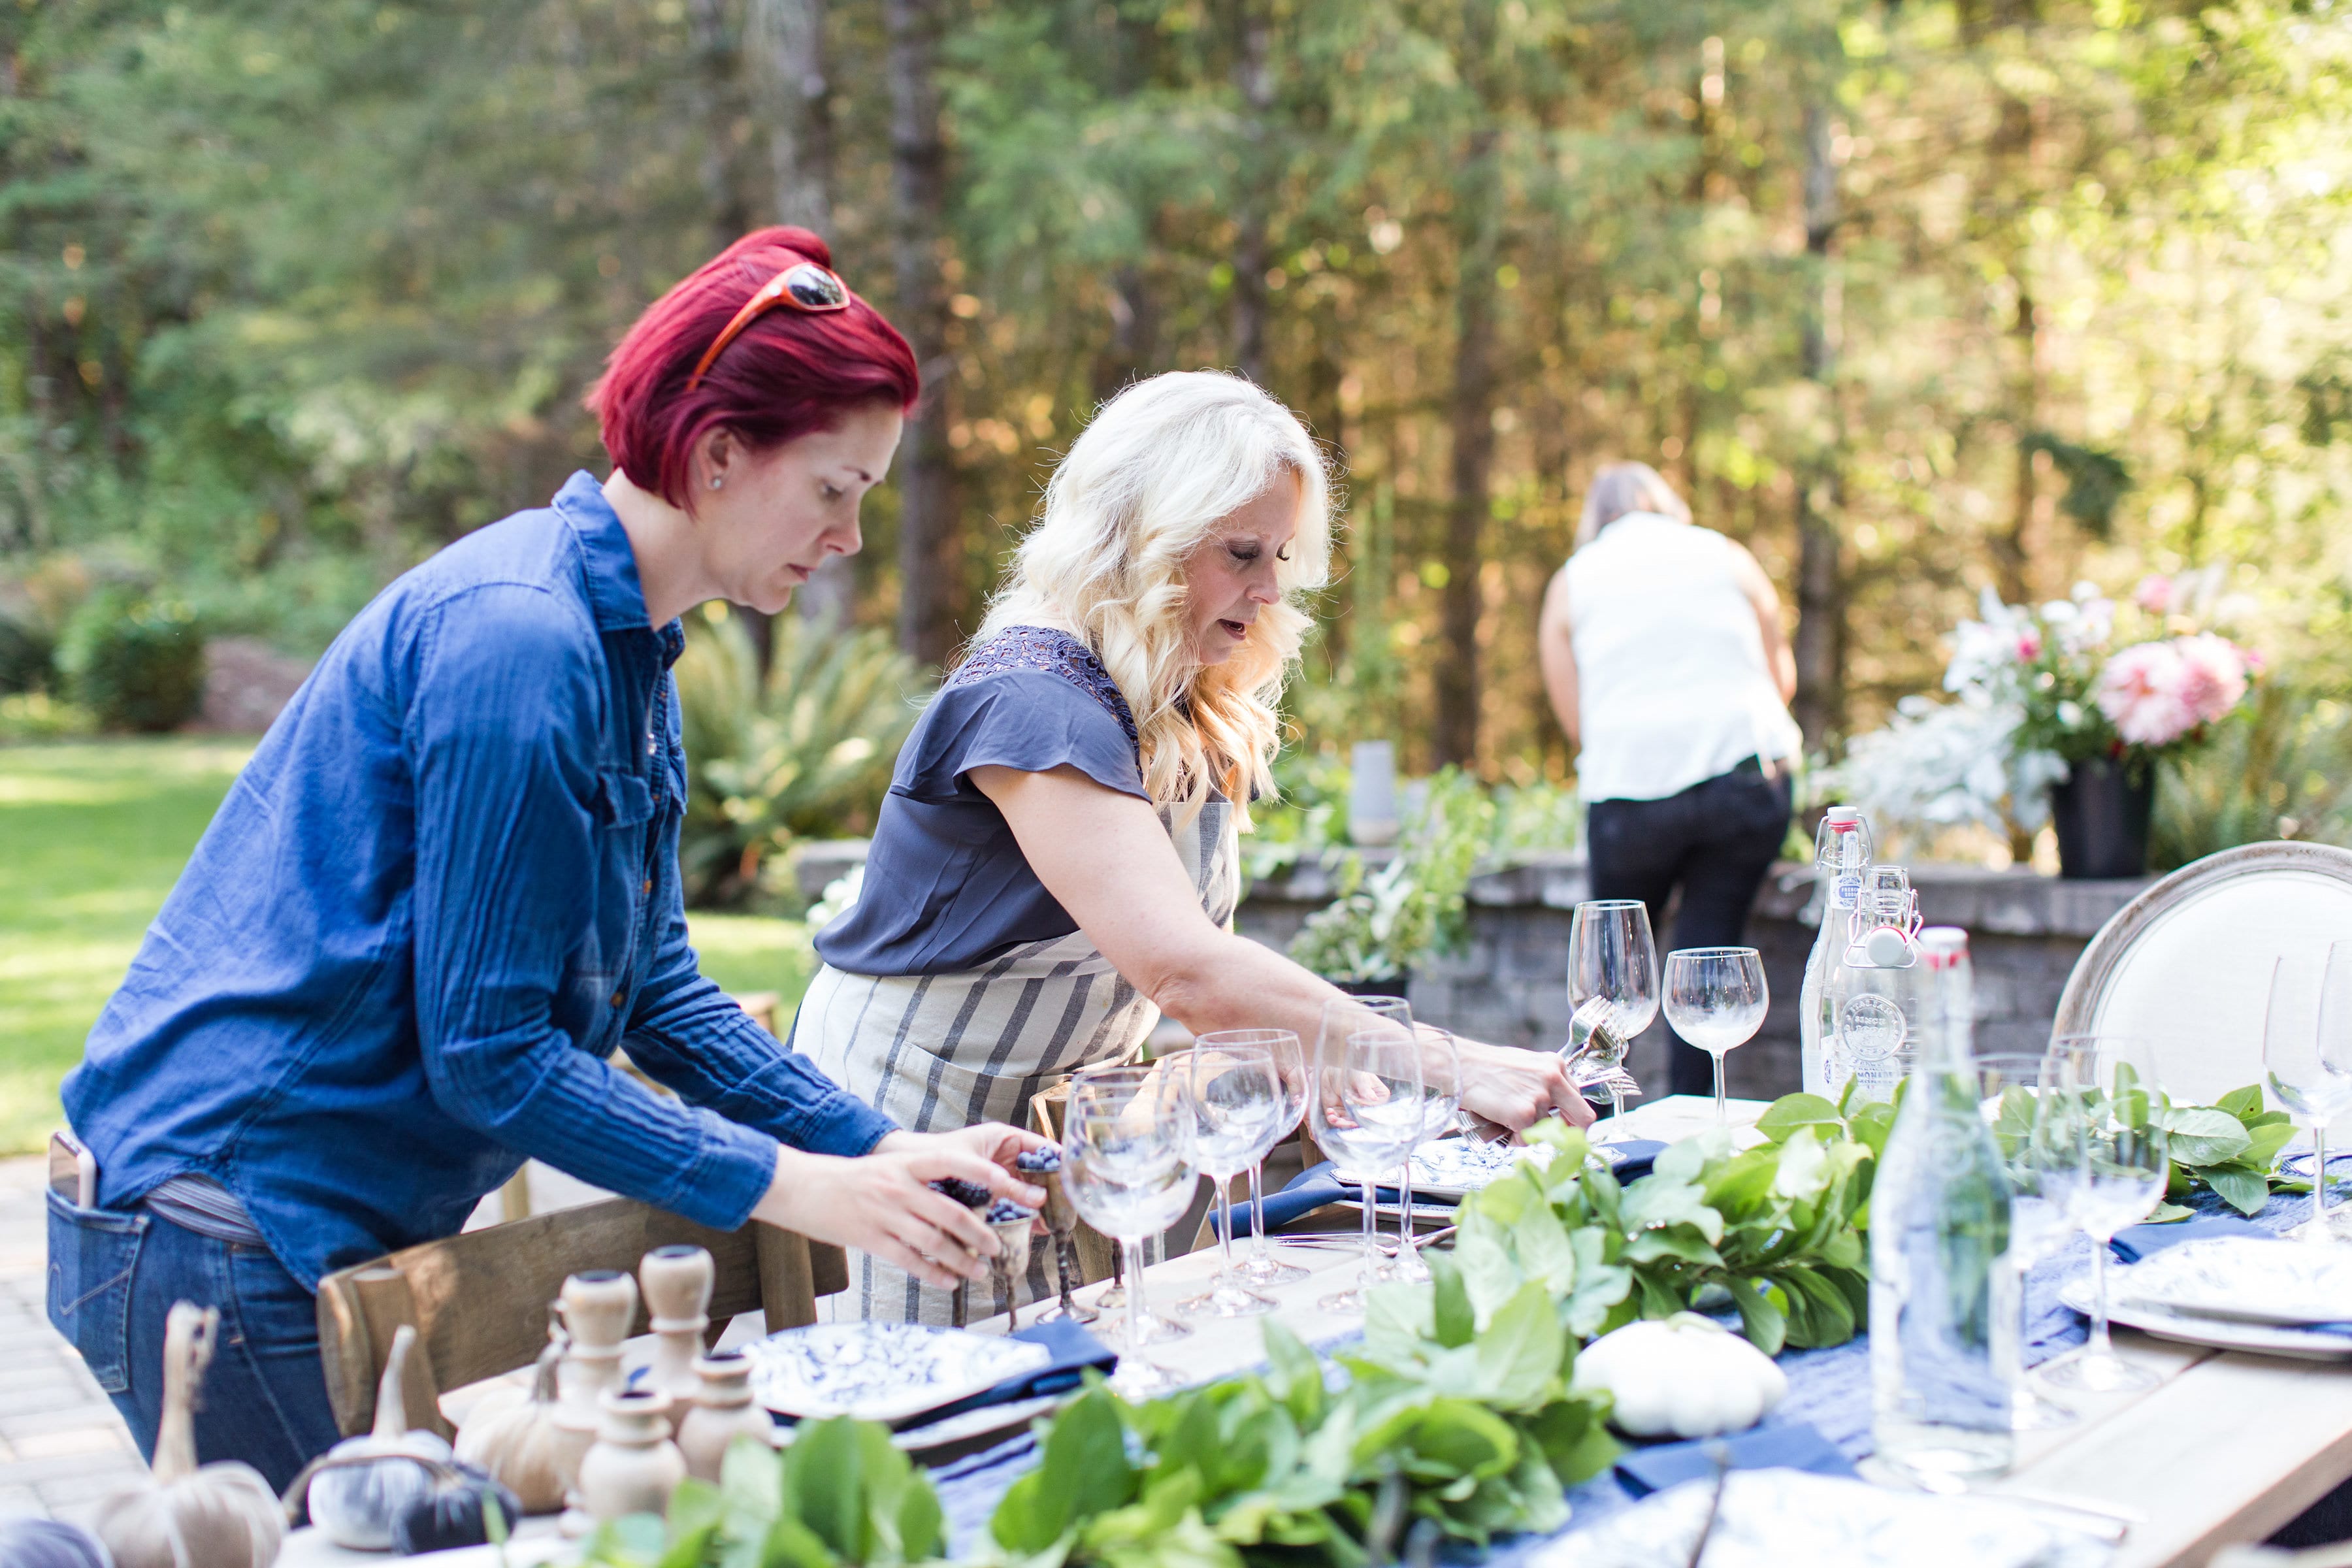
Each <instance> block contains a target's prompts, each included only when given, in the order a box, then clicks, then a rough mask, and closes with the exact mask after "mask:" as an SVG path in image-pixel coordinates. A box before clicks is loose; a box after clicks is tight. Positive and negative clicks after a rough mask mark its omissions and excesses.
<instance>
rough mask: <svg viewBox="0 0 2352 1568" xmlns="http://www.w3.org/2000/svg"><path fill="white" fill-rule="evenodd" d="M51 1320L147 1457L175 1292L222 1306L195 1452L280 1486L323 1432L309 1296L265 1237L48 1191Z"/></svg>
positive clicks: (327, 1430) (326, 1422)
mask: <svg viewBox="0 0 2352 1568" xmlns="http://www.w3.org/2000/svg"><path fill="white" fill-rule="evenodd" d="M47 1197H48V1203H49V1281H48V1304H49V1321H50V1322H51V1323H53V1324H55V1325H56V1327H57V1331H58V1332H59V1333H61V1334H63V1335H64V1336H65V1337H66V1340H67V1342H68V1343H70V1344H71V1345H72V1346H73V1347H74V1349H75V1350H77V1351H79V1352H81V1358H82V1360H83V1361H84V1362H86V1363H89V1370H90V1374H91V1375H92V1376H93V1377H95V1378H97V1379H98V1385H99V1387H100V1388H102V1389H104V1390H105V1391H106V1393H107V1394H108V1396H109V1397H110V1398H111V1399H112V1400H113V1401H114V1407H115V1409H117V1410H119V1411H121V1413H122V1419H123V1420H124V1421H125V1422H126V1423H128V1424H129V1425H130V1427H131V1436H132V1437H133V1438H134V1439H135V1440H136V1441H137V1442H138V1444H139V1452H140V1454H141V1456H142V1458H146V1459H148V1460H149V1461H150V1462H152V1460H153V1459H154V1457H155V1428H156V1426H157V1424H158V1423H159V1422H161V1421H162V1419H163V1320H164V1318H165V1316H166V1315H167V1314H168V1313H169V1312H170V1311H171V1310H172V1304H173V1302H174V1301H194V1302H195V1303H196V1304H197V1305H198V1306H200V1307H218V1308H219V1309H220V1315H221V1318H220V1331H219V1335H218V1338H217V1340H216V1341H215V1348H214V1352H213V1361H212V1365H211V1367H210V1368H209V1369H208V1370H207V1371H206V1372H205V1383H204V1391H203V1394H204V1396H203V1399H202V1400H201V1401H200V1403H199V1404H198V1405H197V1407H196V1421H195V1425H196V1458H197V1461H198V1462H199V1463H203V1464H210V1463H212V1462H213V1461H214V1460H215V1459H242V1460H244V1461H245V1462H246V1463H247V1464H248V1465H251V1466H252V1467H253V1468H255V1469H257V1470H259V1471H260V1472H261V1473H262V1475H263V1477H264V1478H265V1479H268V1482H269V1484H270V1486H271V1487H272V1488H273V1489H278V1490H280V1491H282V1490H284V1489H285V1488H286V1486H287V1484H288V1483H289V1482H290V1481H292V1480H293V1479H294V1476H295V1472H297V1471H298V1470H299V1469H300V1468H302V1467H303V1466H304V1465H305V1464H307V1463H309V1462H310V1459H311V1458H313V1457H314V1456H316V1455H319V1454H321V1453H324V1452H325V1451H326V1450H327V1449H328V1448H329V1447H331V1446H333V1444H334V1442H335V1440H336V1438H337V1436H340V1434H339V1433H338V1432H337V1431H336V1429H335V1415H334V1410H333V1408H332V1407H331V1405H329V1404H328V1403H327V1382H326V1377H325V1374H324V1373H322V1372H321V1371H320V1364H319V1320H318V1305H317V1298H316V1297H314V1296H313V1295H312V1294H311V1292H310V1291H309V1290H306V1289H303V1288H302V1284H301V1281H299V1280H298V1279H295V1278H294V1277H293V1276H292V1275H290V1274H289V1273H287V1272H286V1269H285V1268H284V1267H283V1266H282V1265H281V1264H279V1263H278V1259H277V1258H275V1257H273V1256H271V1254H270V1252H269V1250H268V1248H267V1247H250V1246H244V1245H240V1244H237V1243H235V1242H227V1241H220V1240H216V1239H215V1238H214V1237H208V1236H199V1235H197V1234H196V1233H195V1232H194V1231H193V1230H186V1229H183V1228H182V1227H181V1226H176V1225H173V1224H172V1223H171V1222H170V1221H169V1220H166V1219H163V1218H162V1217H161V1216H159V1215H155V1214H152V1213H151V1212H149V1211H148V1210H147V1209H145V1208H144V1207H141V1208H136V1209H133V1210H131V1212H129V1213H127V1214H125V1213H117V1212H114V1211H112V1210H108V1209H85V1208H77V1207H76V1206H74V1205H72V1204H71V1203H68V1201H67V1200H66V1199H65V1198H63V1197H61V1196H59V1195H58V1194H57V1193H56V1192H54V1191H52V1192H50V1193H49V1194H47Z"/></svg>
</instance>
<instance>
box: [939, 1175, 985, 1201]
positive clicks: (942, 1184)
mask: <svg viewBox="0 0 2352 1568" xmlns="http://www.w3.org/2000/svg"><path fill="white" fill-rule="evenodd" d="M931 1191H933V1192H935V1193H939V1194H943V1195H944V1196H947V1197H950V1198H953V1199H954V1200H955V1201H956V1202H958V1203H960V1204H961V1205H963V1206H964V1207H966V1208H968V1209H976V1208H978V1207H980V1205H982V1204H984V1203H986V1202H987V1201H988V1197H989V1193H988V1189H987V1188H986V1187H983V1186H982V1185H981V1184H979V1183H978V1182H967V1181H965V1180H964V1179H963V1178H962V1177H961V1176H941V1177H940V1179H939V1180H938V1181H936V1182H933V1183H932V1184H931Z"/></svg>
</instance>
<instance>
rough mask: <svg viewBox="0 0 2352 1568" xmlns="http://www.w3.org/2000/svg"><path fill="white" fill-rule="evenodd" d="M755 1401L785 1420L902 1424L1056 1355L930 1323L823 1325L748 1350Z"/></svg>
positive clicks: (993, 1336)
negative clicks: (836, 1418)
mask: <svg viewBox="0 0 2352 1568" xmlns="http://www.w3.org/2000/svg"><path fill="white" fill-rule="evenodd" d="M743 1352H744V1353H745V1354H746V1355H748V1356H750V1357H751V1396H752V1397H753V1398H755V1399H757V1400H758V1401H759V1402H760V1403H761V1405H765V1406H766V1407H767V1408H769V1409H770V1410H773V1411H776V1412H778V1413H779V1414H782V1415H795V1416H814V1417H822V1416H828V1415H854V1416H856V1417H857V1418H858V1419H859V1420H861V1421H903V1420H905V1419H906V1418H907V1417H908V1416H909V1415H921V1414H922V1413H923V1412H924V1411H926V1410H936V1409H938V1408H939V1407H940V1405H950V1404H953V1403H954V1402H955V1401H957V1400H959V1399H963V1398H966V1397H968V1396H970V1395H971V1394H978V1393H981V1392H982V1391H983V1390H985V1389H990V1388H993V1387H995V1386H996V1385H997V1384H1000V1383H1002V1382H1003V1381H1004V1380H1005V1379H1006V1378H1008V1377H1018V1376H1019V1375H1021V1374H1022V1373H1026V1372H1034V1371H1036V1370H1037V1369H1038V1368H1039V1367H1042V1366H1044V1365H1045V1364H1046V1363H1049V1362H1051V1361H1052V1360H1053V1359H1054V1352H1051V1351H1050V1350H1048V1349H1046V1348H1045V1346H1044V1345H1041V1344H1033V1343H1031V1342H1029V1341H1027V1340H1011V1339H1005V1338H1003V1337H1002V1336H1001V1335H997V1334H975V1333H972V1332H971V1331H968V1330H964V1329H939V1328H933V1327H931V1326H930V1325H929V1324H927V1323H866V1322H857V1323H816V1324H813V1325H811V1326H810V1327H808V1328H804V1329H786V1330H785V1331H783V1332H782V1333H780V1334H770V1335H769V1336H768V1337H767V1338H766V1339H763V1340H755V1341H753V1342H751V1343H750V1344H748V1345H745V1346H744V1347H743Z"/></svg>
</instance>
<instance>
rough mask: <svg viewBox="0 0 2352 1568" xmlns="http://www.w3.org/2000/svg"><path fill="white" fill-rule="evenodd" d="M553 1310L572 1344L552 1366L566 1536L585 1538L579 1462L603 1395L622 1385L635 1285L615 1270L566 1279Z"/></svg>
mask: <svg viewBox="0 0 2352 1568" xmlns="http://www.w3.org/2000/svg"><path fill="white" fill-rule="evenodd" d="M556 1306H557V1308H558V1310H561V1311H562V1314H563V1330H564V1332H565V1334H566V1335H567V1336H568V1337H569V1338H570V1341H571V1343H570V1344H569V1345H568V1346H566V1348H565V1350H564V1352H563V1360H562V1362H561V1363H558V1365H557V1367H556V1410H555V1415H554V1423H555V1428H556V1430H557V1432H558V1433H559V1434H561V1437H562V1440H561V1444H560V1446H559V1447H558V1449H557V1454H556V1468H557V1471H558V1473H559V1474H561V1475H562V1479H563V1502H564V1510H563V1518H562V1521H561V1528H562V1531H563V1533H565V1534H566V1535H584V1534H586V1533H587V1531H588V1530H589V1529H590V1527H591V1526H592V1525H593V1523H594V1522H595V1521H593V1520H592V1519H591V1518H590V1517H589V1515H588V1512H587V1510H585V1509H583V1507H582V1506H581V1503H580V1462H581V1460H582V1458H583V1457H584V1456H585V1455H586V1454H587V1452H588V1448H589V1445H591V1444H592V1443H593V1442H594V1441H595V1439H596V1428H597V1426H598V1424H599V1423H600V1422H601V1421H602V1419H603V1415H604V1410H603V1399H604V1394H606V1393H608V1392H610V1391H611V1390H614V1389H616V1388H618V1387H620V1386H621V1342H622V1341H624V1340H625V1339H627V1338H628V1337H629V1325H630V1324H631V1323H632V1322H634V1321H635V1319H636V1315H637V1282H636V1281H635V1280H634V1279H630V1278H629V1277H628V1276H627V1275H626V1274H624V1273H622V1272H621V1271H620V1270H619V1269H617V1268H598V1269H593V1270H591V1271H589V1272H587V1273H584V1274H574V1275H572V1277H571V1278H570V1279H566V1280H564V1282H563V1289H562V1292H561V1293H560V1294H559V1295H558V1296H557V1297H556Z"/></svg>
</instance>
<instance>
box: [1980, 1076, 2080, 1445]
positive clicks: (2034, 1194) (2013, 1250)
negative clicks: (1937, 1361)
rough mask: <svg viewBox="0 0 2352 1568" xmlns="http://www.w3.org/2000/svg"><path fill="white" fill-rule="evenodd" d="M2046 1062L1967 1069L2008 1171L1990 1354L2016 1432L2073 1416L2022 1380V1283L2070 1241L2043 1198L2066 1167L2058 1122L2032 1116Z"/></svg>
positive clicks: (2051, 1199)
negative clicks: (2005, 1238)
mask: <svg viewBox="0 0 2352 1568" xmlns="http://www.w3.org/2000/svg"><path fill="white" fill-rule="evenodd" d="M2048 1059H2049V1058H2046V1057H2039V1056H2035V1055H2033V1054H2032V1053H2031V1052H2028V1051H1992V1052H1987V1053H1985V1054H1984V1055H1981V1056H1979V1057H1978V1058H1976V1059H1975V1060H1974V1061H1973V1062H1972V1063H1971V1064H1970V1065H1971V1066H1972V1067H1973V1068H1975V1069H1976V1077H1977V1104H1978V1108H1979V1110H1980V1112H1981V1113H1982V1115H1983V1117H1984V1121H1985V1125H1986V1126H1987V1127H1989V1128H1990V1129H1991V1130H1992V1135H1993V1142H1994V1143H1995V1144H1996V1145H1998V1146H1999V1147H2000V1157H2001V1163H2003V1164H2004V1165H2006V1166H2007V1167H2008V1169H2009V1250H2008V1251H2007V1252H2005V1253H2003V1254H2002V1255H2001V1262H2000V1272H1999V1273H1997V1274H1995V1275H1994V1276H1993V1302H1994V1306H1993V1325H1992V1348H1993V1362H1994V1367H1995V1370H1996V1371H1998V1372H1999V1373H2000V1375H2001V1378H2002V1380H2003V1381H2004V1382H2006V1383H2007V1384H2009V1424H2010V1426H2011V1428H2012V1429H2014V1430H2016V1431H2020V1432H2030V1431H2040V1430H2043V1429H2045V1428H2048V1427H2052V1426H2067V1425H2069V1424H2071V1423H2072V1422H2073V1421H2074V1411H2073V1410H2071V1409H2069V1408H2068V1407H2067V1406H2065V1405H2061V1404H2059V1403H2058V1402H2057V1401H2056V1400H2054V1399H2052V1398H2050V1397H2049V1396H2048V1395H2047V1394H2042V1393H2041V1392H2039V1391H2038V1390H2037V1389H2036V1388H2035V1387H2034V1386H2033V1384H2032V1383H2031V1382H2030V1381H2028V1380H2027V1378H2026V1375H2025V1277H2026V1275H2027V1274H2028V1273H2030V1272H2032V1268H2033V1266H2034V1265H2035V1264H2037V1263H2039V1262H2041V1261H2042V1259H2043V1258H2047V1257H2049V1256H2050V1255H2051V1254H2052V1253H2054V1252H2056V1251H2057V1250H2058V1248H2059V1247H2063V1246H2064V1245H2065V1243H2066V1241H2067V1240H2068V1238H2070V1237H2073V1235H2074V1221H2073V1220H2072V1218H2070V1217H2069V1216H2068V1215H2067V1213H2066V1210H2065V1207H2064V1205H2063V1204H2062V1203H2061V1202H2060V1201H2059V1200H2058V1198H2057V1197H2056V1196H2053V1194H2052V1193H2051V1192H2050V1191H2049V1190H2048V1188H2049V1186H2050V1184H2052V1179H2053V1173H2054V1175H2055V1177H2056V1179H2057V1181H2058V1182H2060V1183H2063V1177H2064V1173H2065V1171H2066V1170H2067V1168H2068V1164H2069V1163H2068V1162H2067V1161H2066V1160H2063V1159H2059V1158H2057V1157H2056V1156H2055V1152H2054V1151H2053V1149H2052V1147H2051V1142H2050V1140H2051V1138H2052V1136H2053V1123H2054V1124H2055V1125H2058V1126H2063V1118H2055V1119H2053V1118H2051V1117H2047V1116H2043V1115H2042V1114H2040V1110H2041V1103H2042V1070H2043V1068H2044V1067H2045V1065H2046V1064H2047V1062H2048Z"/></svg>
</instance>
